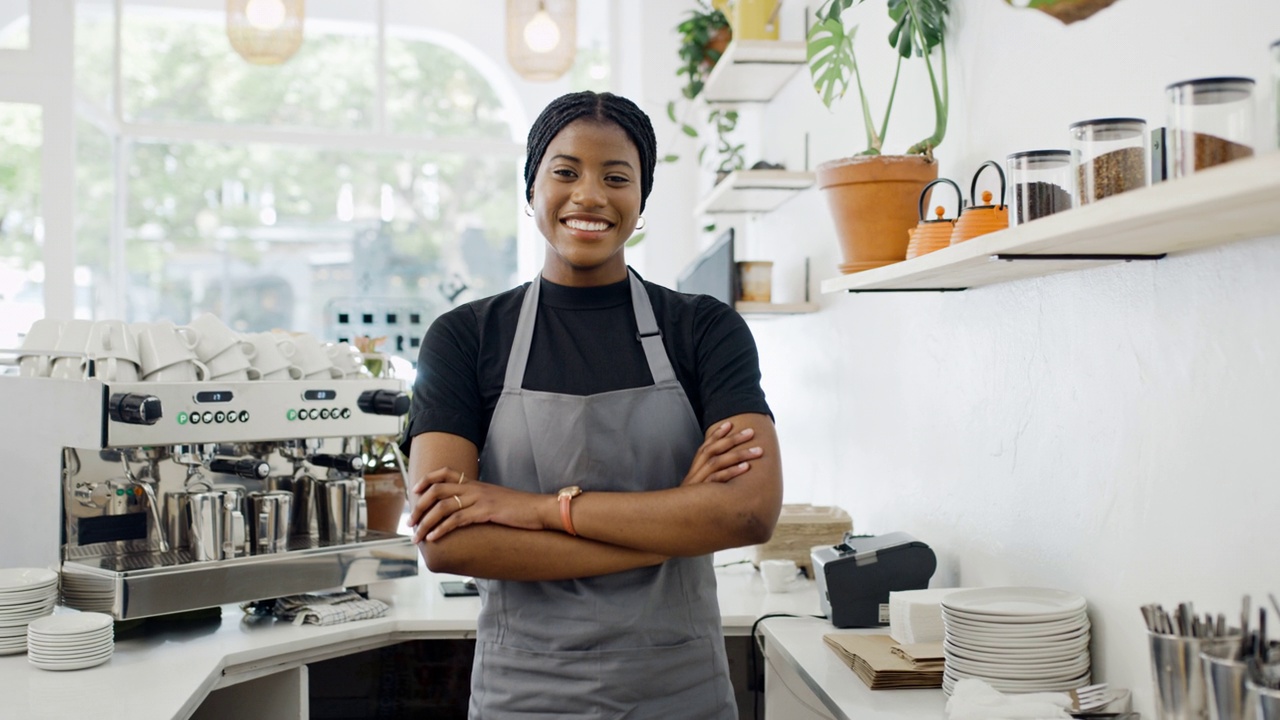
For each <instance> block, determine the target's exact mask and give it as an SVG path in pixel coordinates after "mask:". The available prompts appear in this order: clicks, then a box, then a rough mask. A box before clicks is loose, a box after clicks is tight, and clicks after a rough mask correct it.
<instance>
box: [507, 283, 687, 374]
mask: <svg viewBox="0 0 1280 720" xmlns="http://www.w3.org/2000/svg"><path fill="white" fill-rule="evenodd" d="M627 278H628V280H630V284H631V309H632V311H633V312H634V313H635V318H636V328H637V329H638V333H637V338H638V339H639V340H640V345H641V346H642V347H643V348H644V356H645V359H646V360H647V361H648V363H649V374H650V375H652V376H653V382H654V384H655V385H661V384H663V383H669V382H675V380H676V373H675V370H674V369H673V368H672V367H671V360H670V359H669V358H668V357H667V351H666V348H665V347H664V346H663V344H662V333H661V332H660V331H659V330H658V321H657V319H656V318H655V317H654V315H653V305H652V303H650V302H649V293H647V292H645V289H644V283H642V282H640V278H638V277H636V274H635V273H633V272H631V268H627ZM541 286H542V273H538V275H537V276H536V277H534V278H533V282H532V283H530V284H529V289H528V290H527V291H525V294H524V301H523V302H522V303H521V305H520V319H519V320H518V321H517V323H516V336H515V339H514V340H513V341H512V343H511V357H510V358H509V359H508V360H507V374H506V377H505V378H504V379H503V383H502V385H503V389H506V390H518V389H520V386H521V385H523V384H524V371H525V368H526V367H527V366H528V364H529V349H530V348H531V347H532V346H533V326H534V323H535V321H536V320H537V317H538V296H539V294H540V293H539V290H540V288H541Z"/></svg>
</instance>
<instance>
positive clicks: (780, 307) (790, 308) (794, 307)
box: [733, 301, 818, 315]
mask: <svg viewBox="0 0 1280 720" xmlns="http://www.w3.org/2000/svg"><path fill="white" fill-rule="evenodd" d="M733 309H734V310H737V311H738V313H739V314H741V315H801V314H804V313H813V312H818V304H817V303H811V302H804V303H766V302H741V301H740V302H736V303H734V304H733Z"/></svg>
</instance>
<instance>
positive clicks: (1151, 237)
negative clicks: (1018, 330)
mask: <svg viewBox="0 0 1280 720" xmlns="http://www.w3.org/2000/svg"><path fill="white" fill-rule="evenodd" d="M1278 207H1280V153H1271V154H1269V155H1263V156H1261V157H1255V158H1250V159H1248V160H1239V161H1236V162H1233V163H1230V164H1228V165H1223V166H1221V167H1215V168H1210V169H1208V170H1205V171H1203V172H1200V173H1196V174H1195V175H1192V176H1190V177H1185V178H1179V179H1177V180H1170V181H1167V182H1163V183H1160V184H1158V185H1154V186H1152V187H1148V188H1143V189H1141V190H1133V191H1130V192H1127V193H1124V194H1121V195H1116V196H1113V197H1110V198H1107V199H1106V200H1104V201H1101V202H1097V203H1093V204H1090V205H1085V206H1084V207H1079V208H1075V209H1073V210H1068V211H1066V212H1062V213H1059V214H1056V215H1051V216H1049V217H1046V218H1041V219H1039V220H1036V221H1034V222H1030V223H1027V224H1025V225H1019V226H1017V227H1014V228H1010V229H1008V230H1001V231H999V232H994V233H991V234H989V235H982V236H979V237H976V238H974V239H972V240H969V241H966V242H964V243H961V244H959V245H953V246H951V247H948V248H943V249H941V250H939V251H937V252H933V253H929V254H928V255H923V256H921V257H918V258H913V259H911V260H906V261H903V262H900V263H894V264H893V265H886V266H885V267H880V268H875V269H872V270H864V271H863V272H859V273H853V274H850V275H842V276H840V277H836V278H831V279H829V280H824V281H823V282H822V292H824V293H834V292H844V291H848V292H890V291H922V290H964V289H967V288H973V287H981V286H983V285H992V284H995V283H1002V282H1008V281H1011V280H1021V279H1024V278H1033V277H1041V276H1044V275H1051V274H1054V273H1060V272H1067V271H1070V270H1079V269H1082V268H1087V267H1098V266H1100V265H1110V264H1114V263H1119V262H1129V261H1134V260H1154V259H1158V258H1161V257H1164V256H1165V255H1166V254H1168V253H1176V252H1182V251H1185V250H1195V249H1199V248H1207V247H1213V246H1215V245H1222V244H1226V243H1230V242H1234V241H1237V240H1247V239H1250V238H1256V237H1265V236H1268V235H1280V210H1278V209H1277V208H1278Z"/></svg>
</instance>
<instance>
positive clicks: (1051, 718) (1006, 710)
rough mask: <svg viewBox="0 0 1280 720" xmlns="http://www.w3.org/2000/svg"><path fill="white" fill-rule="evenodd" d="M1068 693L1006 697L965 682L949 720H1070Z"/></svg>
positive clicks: (975, 682) (953, 698)
mask: <svg viewBox="0 0 1280 720" xmlns="http://www.w3.org/2000/svg"><path fill="white" fill-rule="evenodd" d="M1070 707H1071V698H1070V697H1069V696H1068V695H1067V694H1066V693H1028V694H1024V695H1005V694H1004V693H1002V692H1000V691H999V690H996V689H995V688H993V687H991V686H990V685H988V684H986V683H985V682H983V681H981V680H974V679H968V680H961V681H959V682H957V683H956V689H955V690H954V691H952V693H951V699H950V700H947V720H1057V719H1058V718H1070V717H1071V714H1070V713H1069V712H1068V711H1067V710H1068V708H1070Z"/></svg>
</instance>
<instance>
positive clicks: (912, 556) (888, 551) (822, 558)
mask: <svg viewBox="0 0 1280 720" xmlns="http://www.w3.org/2000/svg"><path fill="white" fill-rule="evenodd" d="M810 556H811V557H812V559H813V574H814V576H815V577H816V579H817V581H818V598H819V600H820V601H821V603H822V611H823V612H824V613H826V615H827V617H828V618H830V619H831V624H832V625H835V626H836V627H838V628H848V627H877V626H880V625H888V624H889V593H891V592H897V591H899V590H923V589H924V588H926V587H928V585H929V578H931V577H933V571H934V570H936V569H937V567H938V558H937V557H936V556H935V555H934V554H933V549H932V548H930V547H929V546H928V545H926V544H924V543H922V542H920V541H919V540H917V539H915V538H913V537H911V536H910V535H908V534H906V533H904V532H894V533H887V534H885V535H854V534H853V533H845V536H844V541H843V542H841V543H840V544H839V545H824V546H821V547H815V548H813V550H812V551H811V552H810Z"/></svg>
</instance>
